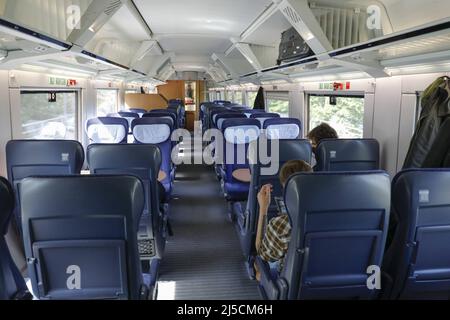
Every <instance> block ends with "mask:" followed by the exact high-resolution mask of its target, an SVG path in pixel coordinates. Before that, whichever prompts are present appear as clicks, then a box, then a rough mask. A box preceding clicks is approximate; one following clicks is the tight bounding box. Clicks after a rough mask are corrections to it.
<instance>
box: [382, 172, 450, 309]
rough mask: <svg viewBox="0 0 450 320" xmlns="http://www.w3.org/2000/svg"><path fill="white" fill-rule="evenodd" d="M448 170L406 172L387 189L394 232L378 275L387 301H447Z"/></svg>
mask: <svg viewBox="0 0 450 320" xmlns="http://www.w3.org/2000/svg"><path fill="white" fill-rule="evenodd" d="M449 185H450V170H449V169H442V170H439V169H411V170H406V171H403V172H400V173H399V174H398V175H397V176H396V177H395V179H394V181H393V184H392V215H393V217H395V218H396V219H397V220H398V221H397V228H396V231H395V235H394V237H393V241H392V244H391V246H390V247H389V249H388V251H387V253H386V257H385V261H384V265H383V271H385V272H386V273H387V274H388V275H389V278H390V279H391V287H392V290H388V291H387V292H385V297H388V298H390V299H445V300H448V299H449V298H450V254H449V251H448V243H449V241H450V197H449V192H448V191H449V188H448V186H449Z"/></svg>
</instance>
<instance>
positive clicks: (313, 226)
mask: <svg viewBox="0 0 450 320" xmlns="http://www.w3.org/2000/svg"><path fill="white" fill-rule="evenodd" d="M390 201H391V193H390V179H389V176H388V175H387V174H386V173H384V172H380V171H372V172H354V173H349V172H345V173H344V172H343V173H315V174H297V175H294V176H293V177H291V178H290V179H289V182H288V184H287V187H286V191H285V203H286V207H287V211H288V214H289V219H290V222H291V226H292V238H291V242H290V244H289V249H288V253H287V255H286V259H285V266H284V270H283V271H282V273H281V278H282V279H285V281H286V284H287V290H286V292H285V296H284V298H287V299H289V300H296V299H346V298H374V297H376V296H377V295H378V293H379V292H378V290H370V289H369V287H368V285H367V283H368V278H369V275H368V273H367V272H368V271H367V270H368V268H369V267H371V266H377V267H381V262H382V259H383V254H384V247H385V243H386V236H387V230H388V224H389V214H390Z"/></svg>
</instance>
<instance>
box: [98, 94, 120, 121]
mask: <svg viewBox="0 0 450 320" xmlns="http://www.w3.org/2000/svg"><path fill="white" fill-rule="evenodd" d="M117 105H118V97H117V90H111V89H98V90H97V116H98V117H106V116H107V115H108V114H110V113H115V112H117Z"/></svg>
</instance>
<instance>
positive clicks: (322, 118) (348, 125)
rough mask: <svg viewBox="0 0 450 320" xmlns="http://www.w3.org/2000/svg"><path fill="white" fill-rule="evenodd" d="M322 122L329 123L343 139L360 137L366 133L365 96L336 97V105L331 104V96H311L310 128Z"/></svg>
mask: <svg viewBox="0 0 450 320" xmlns="http://www.w3.org/2000/svg"><path fill="white" fill-rule="evenodd" d="M322 122H325V123H328V124H329V125H330V126H332V127H333V128H334V129H335V130H336V131H337V133H338V135H339V138H342V139H359V138H363V135H364V98H363V97H343V96H338V97H336V105H332V104H330V96H316V95H310V96H309V129H310V130H311V129H313V128H315V127H316V126H318V125H320V124H321V123H322Z"/></svg>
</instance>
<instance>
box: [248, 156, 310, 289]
mask: <svg viewBox="0 0 450 320" xmlns="http://www.w3.org/2000/svg"><path fill="white" fill-rule="evenodd" d="M300 172H310V173H312V172H313V170H312V168H311V166H310V165H309V164H308V163H306V162H305V161H303V160H291V161H289V162H287V163H286V164H285V165H284V166H283V167H282V168H281V171H280V182H281V185H282V187H283V188H284V187H285V186H286V183H287V181H288V180H289V178H290V177H291V176H292V175H294V174H296V173H300ZM271 199H272V186H271V185H265V186H263V187H262V188H261V191H260V192H259V194H258V203H259V221H258V229H257V233H256V250H257V252H258V255H259V256H260V257H261V258H262V259H263V260H264V261H266V262H268V263H269V264H270V265H271V269H274V270H275V269H278V271H280V270H281V268H282V262H283V259H284V256H285V255H286V253H287V250H288V247H289V242H290V240H291V225H290V222H289V217H288V215H287V212H279V216H278V217H276V218H274V219H272V220H271V221H270V222H269V224H268V226H267V228H266V232H265V233H264V225H265V222H266V218H267V214H268V212H269V207H270V202H271ZM263 237H264V238H263ZM255 268H256V269H257V266H256V264H255ZM256 278H257V280H258V281H259V280H260V279H259V271H258V269H257V270H256Z"/></svg>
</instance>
